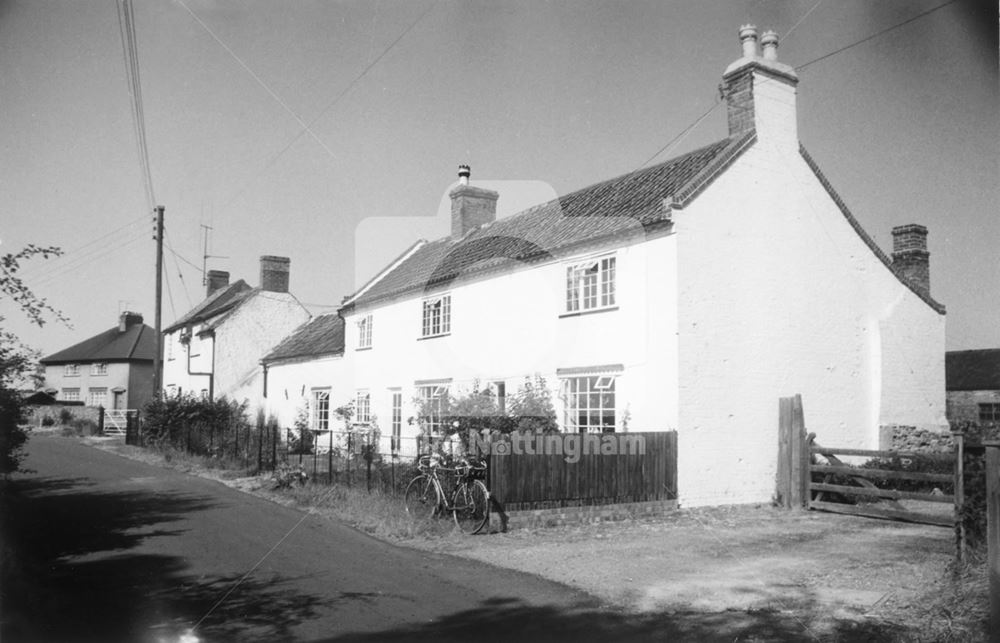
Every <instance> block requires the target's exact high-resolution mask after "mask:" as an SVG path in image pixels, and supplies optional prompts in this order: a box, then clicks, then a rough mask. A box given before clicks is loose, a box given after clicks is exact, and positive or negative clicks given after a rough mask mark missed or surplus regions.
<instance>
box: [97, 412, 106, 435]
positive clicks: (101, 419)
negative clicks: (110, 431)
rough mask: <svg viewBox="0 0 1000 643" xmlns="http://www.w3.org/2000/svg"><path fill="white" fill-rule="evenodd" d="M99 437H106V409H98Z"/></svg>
mask: <svg viewBox="0 0 1000 643" xmlns="http://www.w3.org/2000/svg"><path fill="white" fill-rule="evenodd" d="M97 435H104V407H103V406H99V407H97Z"/></svg>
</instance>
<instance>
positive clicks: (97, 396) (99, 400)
mask: <svg viewBox="0 0 1000 643" xmlns="http://www.w3.org/2000/svg"><path fill="white" fill-rule="evenodd" d="M107 403H108V389H106V388H92V389H90V390H88V391H87V406H104V405H106V404H107Z"/></svg>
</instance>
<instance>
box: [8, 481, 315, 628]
mask: <svg viewBox="0 0 1000 643" xmlns="http://www.w3.org/2000/svg"><path fill="white" fill-rule="evenodd" d="M0 484H2V486H0V536H2V541H0V542H2V549H0V610H2V611H0V614H2V622H0V639H2V640H3V641H102V642H114V641H151V642H152V641H158V640H170V641H176V640H177V635H178V633H180V632H183V631H184V630H186V629H188V628H190V627H191V626H192V625H194V624H195V623H197V622H198V621H197V619H200V618H203V617H204V619H203V621H201V622H200V623H199V627H198V630H197V631H198V636H199V637H201V639H202V640H207V641H213V642H214V641H246V640H262V639H269V640H287V639H288V638H289V636H290V631H291V628H293V627H294V626H295V625H296V624H298V623H301V622H303V621H305V620H309V619H311V618H314V617H315V616H316V614H317V611H316V610H317V608H318V607H319V606H320V605H321V604H322V603H323V599H322V598H320V597H317V596H312V595H307V594H303V593H302V592H300V591H297V590H295V589H293V587H294V583H295V580H296V579H294V578H289V577H284V576H279V575H272V576H270V577H251V578H248V579H243V578H242V574H233V575H225V576H198V577H195V576H193V575H192V574H191V573H190V571H189V569H188V564H187V563H186V562H185V560H184V559H183V558H182V557H179V556H169V555H158V554H156V555H154V554H148V553H142V552H139V551H136V548H137V547H138V546H139V545H140V544H141V543H142V542H143V541H144V540H146V539H148V538H153V537H161V536H180V535H182V534H183V533H184V532H185V529H184V528H182V527H181V526H180V525H179V521H181V520H182V519H185V518H187V517H189V516H190V515H191V514H194V513H197V512H199V511H204V510H207V509H210V508H212V507H213V506H215V504H216V501H215V500H214V499H213V498H211V497H208V496H199V495H194V494H185V493H177V492H169V491H168V492H164V491H152V490H148V489H139V490H127V491H108V490H101V489H98V488H96V487H95V486H93V485H92V484H91V483H90V482H89V481H88V480H86V479H69V478H40V477H19V478H17V479H15V480H13V481H10V482H7V483H0ZM237 584H238V587H236V586H237ZM234 588H235V591H232V592H231V593H229V592H230V590H233V589H234ZM227 593H228V595H227ZM223 597H225V600H224V601H221V602H220V600H221V599H222V598H223ZM206 615H207V616H206Z"/></svg>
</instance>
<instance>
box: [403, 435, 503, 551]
mask: <svg viewBox="0 0 1000 643" xmlns="http://www.w3.org/2000/svg"><path fill="white" fill-rule="evenodd" d="M417 468H418V469H419V470H420V473H419V474H418V475H417V476H415V477H414V478H413V479H412V480H410V482H409V484H407V485H406V492H405V493H404V494H403V504H404V505H405V506H406V512H407V513H408V514H410V515H411V516H413V517H415V518H432V517H434V516H443V515H444V514H445V513H446V512H450V513H451V515H452V517H453V518H454V520H455V524H456V525H457V526H458V528H459V529H461V530H462V531H463V532H465V533H467V534H470V535H472V534H478V533H479V532H480V531H482V529H483V527H485V526H486V525H487V523H488V522H489V520H490V492H489V490H487V489H486V485H485V484H484V483H483V481H482V478H484V477H485V475H486V463H484V462H482V461H479V462H476V463H472V462H469V461H468V460H466V459H464V458H463V459H461V460H459V461H458V462H457V463H456V465H455V466H454V467H445V466H443V465H442V463H441V459H440V457H439V456H437V455H425V456H421V457H420V458H419V460H418V461H417ZM442 473H444V474H448V475H449V477H454V479H455V486H454V489H453V490H452V491H451V495H450V496H449V495H448V494H447V493H445V489H444V484H443V483H442V481H441V474H442Z"/></svg>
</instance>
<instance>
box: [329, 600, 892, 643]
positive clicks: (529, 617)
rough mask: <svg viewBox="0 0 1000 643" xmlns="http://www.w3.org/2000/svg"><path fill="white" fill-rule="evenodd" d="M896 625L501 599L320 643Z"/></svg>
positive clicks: (601, 637) (887, 633)
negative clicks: (819, 624)
mask: <svg viewBox="0 0 1000 643" xmlns="http://www.w3.org/2000/svg"><path fill="white" fill-rule="evenodd" d="M902 633H903V632H901V631H900V629H899V628H898V627H896V626H894V625H892V624H885V623H869V622H855V621H851V620H843V621H835V622H828V623H826V624H825V625H824V627H823V628H822V630H819V629H817V628H816V627H815V626H814V625H813V624H811V623H805V622H803V621H801V620H799V618H798V617H796V616H794V615H792V614H790V613H788V612H782V611H779V610H758V611H726V612H717V613H704V612H672V613H660V614H632V613H625V612H622V611H616V610H611V609H599V608H591V607H583V608H570V609H564V608H559V607H555V606H535V605H528V604H526V603H524V602H522V601H520V600H518V599H495V600H489V601H484V602H483V603H481V604H480V605H479V606H477V607H475V608H473V609H469V610H465V611H462V612H458V613H455V614H452V615H450V616H447V617H445V618H442V619H437V620H435V621H433V622H428V623H420V624H411V625H408V626H403V627H397V628H392V629H386V630H383V631H378V632H367V633H352V634H344V635H340V636H335V637H332V638H328V639H323V640H322V641H316V642H315V643H367V642H369V641H387V642H390V643H391V642H393V641H407V642H411V641H416V642H422V641H428V642H429V641H435V642H441V641H444V642H448V641H473V640H475V641H512V640H513V641H573V642H574V643H583V642H587V641H627V642H634V641H657V642H662V641H699V642H701V641H720V642H721V641H725V642H727V643H731V642H733V641H756V642H764V641H796V642H798V641H824V642H826V641H901V640H905V639H902V638H899V637H900V635H901V634H902Z"/></svg>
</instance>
